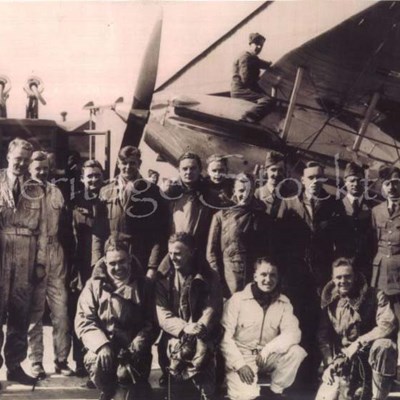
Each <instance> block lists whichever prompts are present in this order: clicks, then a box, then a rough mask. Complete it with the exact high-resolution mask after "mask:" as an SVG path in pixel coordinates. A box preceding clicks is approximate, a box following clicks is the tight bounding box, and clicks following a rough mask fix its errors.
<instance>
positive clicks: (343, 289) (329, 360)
mask: <svg viewBox="0 0 400 400" xmlns="http://www.w3.org/2000/svg"><path fill="white" fill-rule="evenodd" d="M321 307H322V316H321V321H320V326H319V330H318V343H319V347H320V350H321V352H322V355H323V361H324V365H325V367H326V370H325V372H324V375H323V379H322V384H321V387H320V389H319V391H318V394H317V397H316V399H317V400H334V399H337V398H338V395H339V393H340V398H341V399H344V400H352V399H354V398H361V399H373V400H385V399H386V398H387V396H388V394H389V390H390V386H391V381H392V379H393V376H394V375H395V373H396V360H397V351H396V345H395V343H394V342H393V341H392V340H391V339H390V336H391V334H392V333H394V332H395V328H396V318H395V316H394V314H393V311H392V310H391V308H390V303H389V300H388V298H387V297H386V295H385V294H384V293H383V292H382V291H380V290H376V289H374V288H369V287H368V285H367V283H366V281H365V278H364V277H363V276H362V275H360V274H355V272H354V269H353V265H352V262H351V261H350V260H349V259H346V258H339V259H337V260H336V261H335V262H334V263H333V266H332V280H331V281H330V282H329V283H328V284H327V285H326V286H325V288H324V290H323V292H322V296H321ZM371 369H372V379H370V378H369V377H370V374H371ZM358 371H360V372H358ZM358 374H360V375H361V376H359V375H358ZM362 380H364V382H363V381H362ZM368 381H372V395H371V392H370V387H369V384H368ZM360 395H362V396H361V397H360Z"/></svg>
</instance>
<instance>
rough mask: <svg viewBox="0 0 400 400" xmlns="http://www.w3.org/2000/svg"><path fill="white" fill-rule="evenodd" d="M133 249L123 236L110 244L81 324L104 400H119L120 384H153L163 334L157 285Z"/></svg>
mask: <svg viewBox="0 0 400 400" xmlns="http://www.w3.org/2000/svg"><path fill="white" fill-rule="evenodd" d="M128 247H129V244H128V243H126V242H124V241H123V240H121V239H120V237H118V236H117V235H113V236H111V237H110V238H109V239H108V240H107V242H106V244H105V249H104V252H105V256H104V258H102V259H100V260H99V261H98V262H97V264H96V266H95V267H94V270H93V274H92V277H91V279H89V281H88V282H87V283H86V286H85V288H84V289H83V291H82V293H81V295H80V297H79V301H78V309H77V314H76V318H75V330H76V333H77V336H78V338H79V339H80V340H82V342H83V345H84V347H85V349H86V350H87V352H86V354H85V357H84V363H85V367H86V369H87V371H88V372H89V374H90V378H91V380H92V381H93V382H94V384H95V385H96V386H97V388H98V389H100V390H101V391H102V397H100V398H101V399H102V400H103V399H104V400H106V399H111V398H113V397H114V396H115V393H116V392H117V391H119V388H118V383H128V384H130V383H136V384H146V383H147V379H148V376H149V373H150V369H151V346H152V344H153V343H154V341H155V339H156V337H157V333H158V329H157V327H156V319H155V304H154V294H153V291H152V286H151V283H149V281H148V280H147V278H145V277H144V276H143V272H142V268H141V266H140V265H139V262H138V261H137V259H136V258H135V257H133V256H131V255H129V253H128ZM141 386H144V385H141ZM117 389H118V390H117Z"/></svg>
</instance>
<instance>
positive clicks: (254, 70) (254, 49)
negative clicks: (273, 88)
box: [231, 33, 273, 123]
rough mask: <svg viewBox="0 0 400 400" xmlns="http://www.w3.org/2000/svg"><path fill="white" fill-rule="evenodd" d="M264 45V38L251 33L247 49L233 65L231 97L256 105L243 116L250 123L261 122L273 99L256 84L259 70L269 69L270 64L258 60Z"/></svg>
mask: <svg viewBox="0 0 400 400" xmlns="http://www.w3.org/2000/svg"><path fill="white" fill-rule="evenodd" d="M264 43H265V37H264V36H262V35H260V34H259V33H251V34H250V36H249V47H248V49H247V51H245V52H243V53H242V54H241V55H240V56H239V57H238V58H237V59H236V60H235V62H234V63H233V76H232V83H231V96H232V97H235V98H238V99H245V100H249V101H252V102H255V103H257V104H256V105H255V106H254V107H252V108H251V109H250V110H249V111H247V112H246V113H245V114H244V115H243V116H242V120H243V121H246V122H250V123H254V122H258V121H259V120H261V119H262V118H263V117H264V116H265V115H266V114H267V113H268V112H269V111H270V109H271V107H272V105H273V99H272V98H271V97H269V96H267V95H266V94H265V93H264V91H263V90H262V88H261V87H260V86H259V84H258V80H259V77H260V70H261V69H269V68H270V67H271V62H269V61H264V60H261V59H260V58H258V55H259V54H260V53H261V50H262V49H263V46H264Z"/></svg>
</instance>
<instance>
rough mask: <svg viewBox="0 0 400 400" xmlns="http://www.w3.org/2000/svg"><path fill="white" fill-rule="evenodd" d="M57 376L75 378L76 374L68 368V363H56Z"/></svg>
mask: <svg viewBox="0 0 400 400" xmlns="http://www.w3.org/2000/svg"><path fill="white" fill-rule="evenodd" d="M54 365H55V371H56V374H60V375H62V376H74V375H75V372H74V371H72V369H71V368H70V367H69V366H68V361H57V360H56V361H54Z"/></svg>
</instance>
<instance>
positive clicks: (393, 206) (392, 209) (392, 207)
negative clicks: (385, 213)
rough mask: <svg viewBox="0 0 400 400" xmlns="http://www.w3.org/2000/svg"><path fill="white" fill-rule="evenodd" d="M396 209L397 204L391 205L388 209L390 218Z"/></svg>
mask: <svg viewBox="0 0 400 400" xmlns="http://www.w3.org/2000/svg"><path fill="white" fill-rule="evenodd" d="M397 208H398V204H397V203H392V205H391V207H390V209H389V214H390V215H391V216H392V215H393V214H394V213H395V212H396V211H397Z"/></svg>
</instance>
